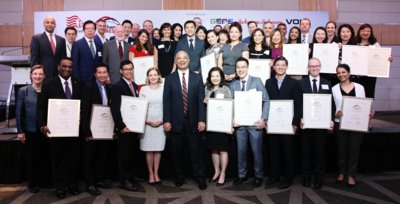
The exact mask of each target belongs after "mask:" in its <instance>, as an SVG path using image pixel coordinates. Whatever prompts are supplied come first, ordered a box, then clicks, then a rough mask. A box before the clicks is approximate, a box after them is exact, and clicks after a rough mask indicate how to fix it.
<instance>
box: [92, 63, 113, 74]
mask: <svg viewBox="0 0 400 204" xmlns="http://www.w3.org/2000/svg"><path fill="white" fill-rule="evenodd" d="M100 67H105V68H107V72H109V71H110V68H109V67H108V66H107V65H106V64H104V63H99V64H97V65H96V67H95V68H94V73H96V72H97V68H100Z"/></svg>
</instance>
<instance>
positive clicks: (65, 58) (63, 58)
mask: <svg viewBox="0 0 400 204" xmlns="http://www.w3.org/2000/svg"><path fill="white" fill-rule="evenodd" d="M63 60H69V61H71V62H73V61H72V58H71V57H61V59H60V63H58V65H61V62H62V61H63Z"/></svg>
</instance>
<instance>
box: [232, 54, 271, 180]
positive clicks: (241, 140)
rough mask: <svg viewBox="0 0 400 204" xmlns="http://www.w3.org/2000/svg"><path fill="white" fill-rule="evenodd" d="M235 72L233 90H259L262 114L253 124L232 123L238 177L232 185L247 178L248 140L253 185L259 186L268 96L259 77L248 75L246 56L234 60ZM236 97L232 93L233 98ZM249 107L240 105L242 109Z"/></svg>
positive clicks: (261, 175) (261, 173)
mask: <svg viewBox="0 0 400 204" xmlns="http://www.w3.org/2000/svg"><path fill="white" fill-rule="evenodd" d="M236 74H237V75H238V76H239V79H238V80H235V81H233V82H232V83H231V84H230V88H231V90H232V91H233V92H240V91H246V92H261V94H262V114H261V118H260V119H258V120H257V121H254V125H252V126H245V125H240V124H237V123H236V122H235V123H234V127H235V128H237V130H236V140H237V148H238V178H237V179H236V180H235V181H234V182H233V184H234V185H239V184H242V183H243V182H245V181H246V180H247V143H248V140H250V145H251V150H252V152H253V156H254V175H255V179H254V182H253V186H254V187H256V188H257V187H260V186H261V185H262V182H263V177H264V165H263V149H262V146H263V137H262V135H263V134H262V133H263V129H264V127H265V123H266V121H267V120H268V112H269V97H268V92H267V90H266V89H265V87H264V85H263V83H262V82H261V80H260V78H258V77H252V76H250V75H249V61H248V60H247V59H246V58H243V57H240V58H239V59H238V60H237V61H236ZM235 97H237V96H236V94H234V98H235ZM250 108H251V107H242V109H243V110H246V109H250ZM235 114H236V113H235Z"/></svg>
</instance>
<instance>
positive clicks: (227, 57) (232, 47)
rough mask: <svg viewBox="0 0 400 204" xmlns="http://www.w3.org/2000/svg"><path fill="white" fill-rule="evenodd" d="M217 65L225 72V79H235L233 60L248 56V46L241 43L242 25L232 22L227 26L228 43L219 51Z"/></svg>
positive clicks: (227, 80) (228, 80)
mask: <svg viewBox="0 0 400 204" xmlns="http://www.w3.org/2000/svg"><path fill="white" fill-rule="evenodd" d="M219 53H220V54H219V59H218V67H220V68H222V70H223V71H224V74H225V81H226V82H227V83H230V82H231V81H232V80H234V79H235V77H236V74H235V62H236V60H237V59H238V58H239V57H244V58H246V59H248V58H249V48H248V47H247V45H246V44H244V43H242V26H241V25H240V23H238V22H233V23H232V24H231V26H230V28H229V40H228V44H226V45H224V46H223V47H222V48H221V50H220V51H219Z"/></svg>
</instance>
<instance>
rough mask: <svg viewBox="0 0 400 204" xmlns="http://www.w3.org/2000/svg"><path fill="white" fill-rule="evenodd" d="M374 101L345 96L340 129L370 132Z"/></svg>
mask: <svg viewBox="0 0 400 204" xmlns="http://www.w3.org/2000/svg"><path fill="white" fill-rule="evenodd" d="M372 101H373V99H372V98H357V97H351V96H343V102H342V111H343V116H342V118H341V119H340V126H339V129H340V130H351V131H355V132H368V128H369V114H370V112H371V107H372Z"/></svg>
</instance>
